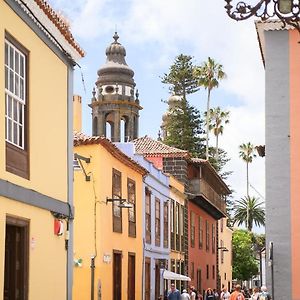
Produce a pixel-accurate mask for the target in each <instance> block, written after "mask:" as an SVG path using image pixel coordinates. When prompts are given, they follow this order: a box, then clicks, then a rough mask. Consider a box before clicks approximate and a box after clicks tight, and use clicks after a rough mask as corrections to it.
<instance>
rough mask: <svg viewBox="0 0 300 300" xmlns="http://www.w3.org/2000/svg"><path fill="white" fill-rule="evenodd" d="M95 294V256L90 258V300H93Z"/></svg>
mask: <svg viewBox="0 0 300 300" xmlns="http://www.w3.org/2000/svg"><path fill="white" fill-rule="evenodd" d="M94 292H95V256H92V257H91V300H94Z"/></svg>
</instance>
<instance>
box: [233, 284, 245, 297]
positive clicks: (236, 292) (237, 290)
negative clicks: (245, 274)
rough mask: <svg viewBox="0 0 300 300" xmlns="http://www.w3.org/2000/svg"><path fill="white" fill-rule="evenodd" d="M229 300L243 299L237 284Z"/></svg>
mask: <svg viewBox="0 0 300 300" xmlns="http://www.w3.org/2000/svg"><path fill="white" fill-rule="evenodd" d="M229 300H245V297H244V295H243V293H242V291H241V286H240V285H239V284H237V285H236V286H235V289H234V292H233V293H232V294H231V295H230V298H229Z"/></svg>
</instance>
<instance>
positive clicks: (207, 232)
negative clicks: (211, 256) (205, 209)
mask: <svg viewBox="0 0 300 300" xmlns="http://www.w3.org/2000/svg"><path fill="white" fill-rule="evenodd" d="M205 228H206V251H208V250H209V223H208V221H207V220H206V221H205Z"/></svg>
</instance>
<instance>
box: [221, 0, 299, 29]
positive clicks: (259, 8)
mask: <svg viewBox="0 0 300 300" xmlns="http://www.w3.org/2000/svg"><path fill="white" fill-rule="evenodd" d="M232 1H233V0H225V2H226V3H227V4H226V6H225V8H226V12H227V14H228V16H229V17H230V18H232V19H234V20H236V21H242V20H246V19H248V18H250V17H252V16H256V17H259V18H261V20H262V21H266V20H268V19H269V18H273V17H278V18H279V19H280V20H281V21H282V23H283V27H286V26H287V25H291V26H293V27H294V28H296V29H297V30H298V31H299V33H300V0H260V1H259V2H258V3H257V4H254V5H253V4H251V5H250V4H247V3H245V2H243V1H239V2H238V3H237V4H232ZM234 5H235V6H234Z"/></svg>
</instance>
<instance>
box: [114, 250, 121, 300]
mask: <svg viewBox="0 0 300 300" xmlns="http://www.w3.org/2000/svg"><path fill="white" fill-rule="evenodd" d="M113 255H114V257H113V300H121V299H122V253H119V252H114V254H113Z"/></svg>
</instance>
